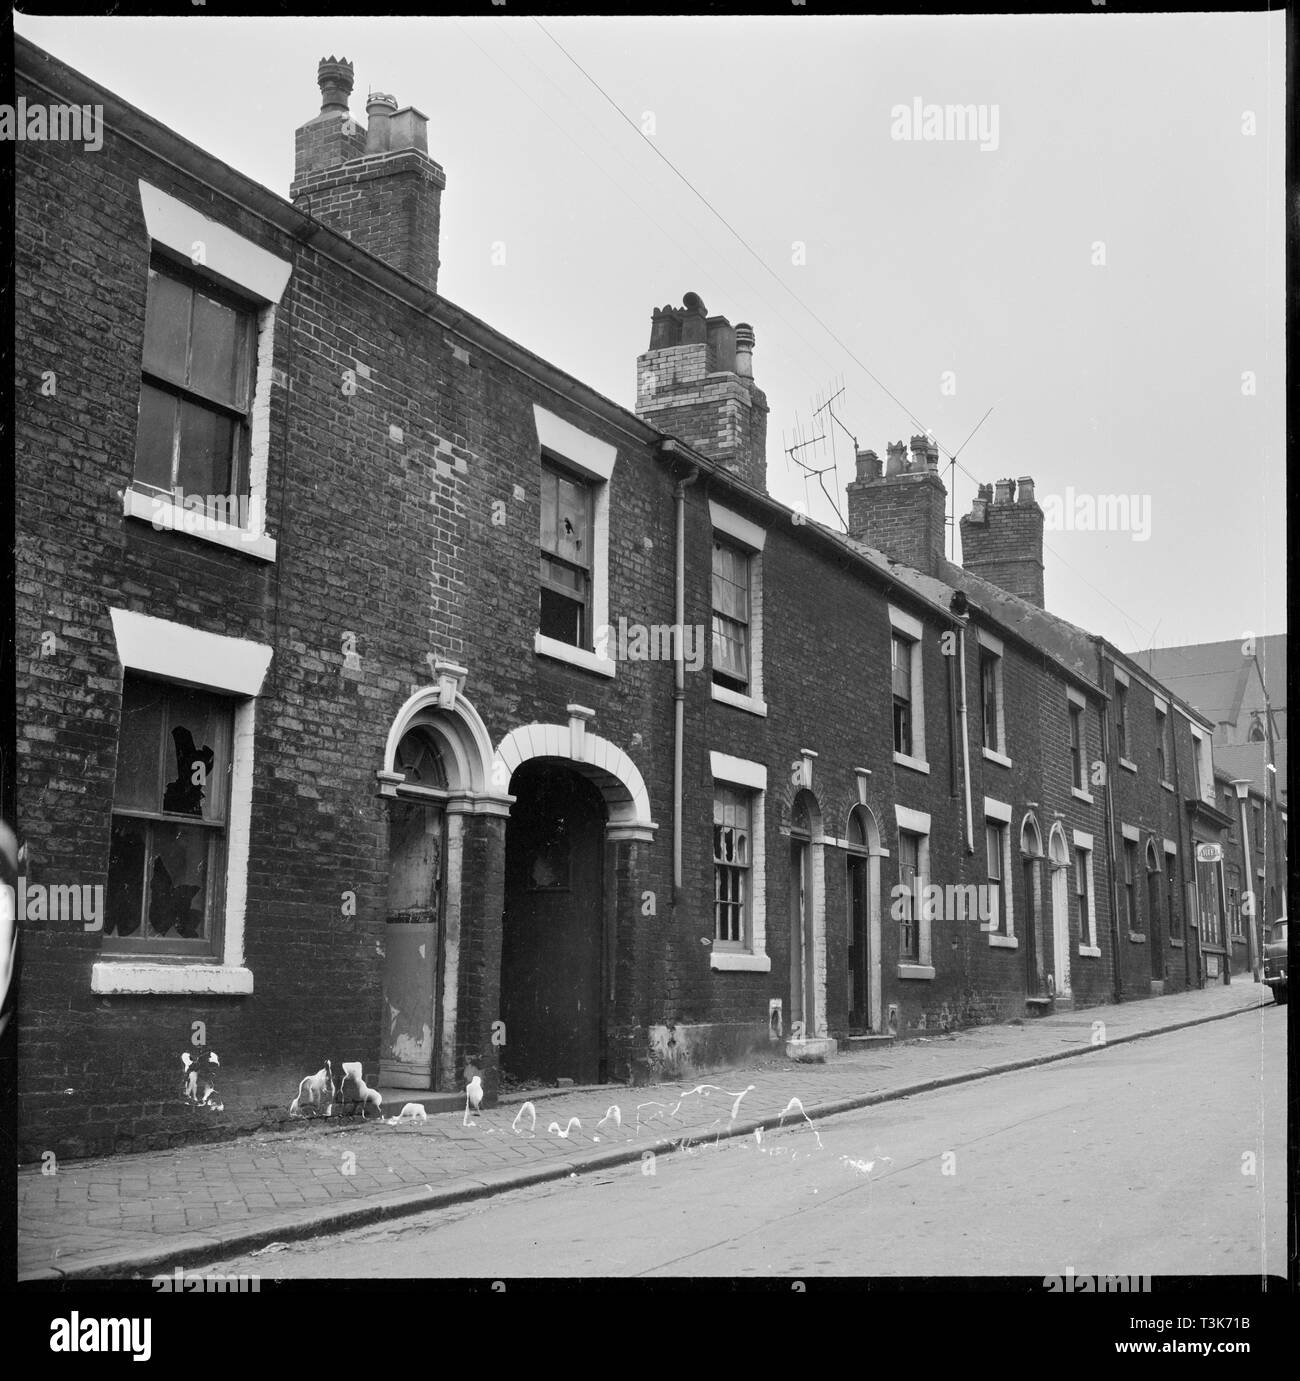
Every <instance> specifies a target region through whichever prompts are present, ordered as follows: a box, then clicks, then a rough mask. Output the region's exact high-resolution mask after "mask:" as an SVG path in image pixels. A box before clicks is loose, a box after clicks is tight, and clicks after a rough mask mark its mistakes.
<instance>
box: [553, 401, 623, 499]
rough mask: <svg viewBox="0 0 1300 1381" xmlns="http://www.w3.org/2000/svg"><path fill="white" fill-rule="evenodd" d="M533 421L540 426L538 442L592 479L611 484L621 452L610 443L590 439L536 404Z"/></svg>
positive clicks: (593, 438)
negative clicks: (615, 463) (615, 464)
mask: <svg viewBox="0 0 1300 1381" xmlns="http://www.w3.org/2000/svg"><path fill="white" fill-rule="evenodd" d="M533 422H534V424H535V425H536V427H537V440H538V441H539V442H540V443H541V444H542V446H543V448H544V449H546V450H548V451H554V452H555V453H556V455H559V456H563V458H564V459H565V460H567V461H568V462H569V464H570V465H572V466H574V467H575V468H576V469H579V470H582V471H584V472H585V473H586V474H587V475H588V476H590V477H591V478H592V479H597V480H601V481H603V482H604V483H606V484H608V483H609V481H610V479H611V478H612V477H613V474H614V462H615V461H616V460H617V459H618V451H617V449H616V448H615V447H613V446H611V445H610V444H609V442H608V441H600V440H598V439H597V438H596V437H594V436H588V435H587V433H586V432H584V431H582V430H580V429H579V428H578V427H575V426H574V425H573V423H572V422H566V421H565V420H564V418H563V417H557V416H556V415H555V413H553V412H547V410H546V409H545V408H543V407H539V406H538V405H537V404H536V403H534V404H533Z"/></svg>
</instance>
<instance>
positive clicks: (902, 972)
mask: <svg viewBox="0 0 1300 1381" xmlns="http://www.w3.org/2000/svg"><path fill="white" fill-rule="evenodd" d="M898 976H899V978H933V977H934V965H933V964H900V965H899V966H898Z"/></svg>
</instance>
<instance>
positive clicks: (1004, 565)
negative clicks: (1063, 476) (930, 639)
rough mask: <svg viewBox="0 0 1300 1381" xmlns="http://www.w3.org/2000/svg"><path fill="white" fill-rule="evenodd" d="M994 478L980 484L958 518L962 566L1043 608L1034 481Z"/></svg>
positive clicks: (1040, 532) (1039, 525) (1040, 515)
mask: <svg viewBox="0 0 1300 1381" xmlns="http://www.w3.org/2000/svg"><path fill="white" fill-rule="evenodd" d="M1016 485H1017V481H1016V480H1011V479H1002V480H998V481H997V484H996V485H988V484H982V485H980V487H979V494H978V497H977V498H976V499H975V502H974V503H973V504H972V506H971V511H970V512H969V513H966V514H963V516H962V520H961V552H962V565H963V566H964V567H965V568H966V569H967V570H968V571H970V572H971V574H972V575H978V576H980V577H982V578H983V579H984V580H987V581H990V582H991V583H992V584H994V585H997V586H1000V587H1001V588H1002V589H1004V590H1006V591H1007V592H1008V593H1009V594H1013V595H1018V596H1019V597H1020V598H1021V599H1023V600H1025V601H1027V602H1028V603H1030V604H1033V605H1035V606H1036V607H1037V608H1039V609H1042V608H1043V607H1044V604H1043V510H1042V509H1041V508H1040V507H1039V506H1038V502H1037V500H1036V499H1035V498H1034V481H1033V479H1032V478H1031V477H1030V476H1028V475H1024V476H1022V477H1021V478H1020V480H1019V486H1020V492H1019V494H1018V495H1017V494H1016V492H1015V491H1016Z"/></svg>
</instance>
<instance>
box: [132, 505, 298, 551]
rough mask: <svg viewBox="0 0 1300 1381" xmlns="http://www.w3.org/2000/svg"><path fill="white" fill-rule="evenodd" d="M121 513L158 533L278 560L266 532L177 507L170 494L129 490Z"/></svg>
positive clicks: (271, 541) (273, 542) (272, 539)
mask: <svg viewBox="0 0 1300 1381" xmlns="http://www.w3.org/2000/svg"><path fill="white" fill-rule="evenodd" d="M122 512H123V513H124V514H125V515H126V516H127V517H128V518H138V519H140V520H141V521H142V522H146V523H148V524H149V525H150V527H153V528H156V529H157V530H158V531H159V532H179V533H181V534H182V535H184V536H186V537H197V538H198V539H199V541H201V542H211V543H212V544H213V545H214V546H218V547H227V548H229V549H230V550H231V551H238V552H242V553H243V554H244V555H245V556H255V557H256V558H257V559H258V560H259V561H274V560H275V551H276V546H275V539H274V538H273V537H268V536H267V535H266V534H265V533H264V532H251V531H249V530H248V529H246V528H242V527H235V526H233V525H232V524H230V523H223V522H220V521H218V520H217V519H215V518H209V517H208V516H207V515H206V514H203V513H199V512H198V511H197V510H193V509H187V508H181V507H178V506H177V504H176V503H175V501H174V500H173V499H172V498H171V497H170V496H167V495H163V494H149V493H145V492H144V491H143V490H140V489H131V488H127V489H125V490H123V491H122Z"/></svg>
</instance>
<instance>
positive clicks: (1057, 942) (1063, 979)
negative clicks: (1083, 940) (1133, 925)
mask: <svg viewBox="0 0 1300 1381" xmlns="http://www.w3.org/2000/svg"><path fill="white" fill-rule="evenodd" d="M1047 859H1048V868H1049V870H1050V873H1051V896H1052V983H1053V989H1054V996H1055V997H1056V998H1057V999H1058V1001H1059V1000H1061V999H1068V998H1069V997H1070V993H1071V983H1070V934H1071V930H1070V846H1069V845H1068V844H1067V843H1066V841H1065V830H1064V829H1063V828H1062V826H1061V822H1060V821H1059V820H1058V821H1056V823H1055V824H1053V826H1052V829H1051V832H1050V834H1049V835H1048V837H1047ZM1084 927H1085V931H1086V928H1087V919H1086V918H1085V919H1084Z"/></svg>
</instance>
